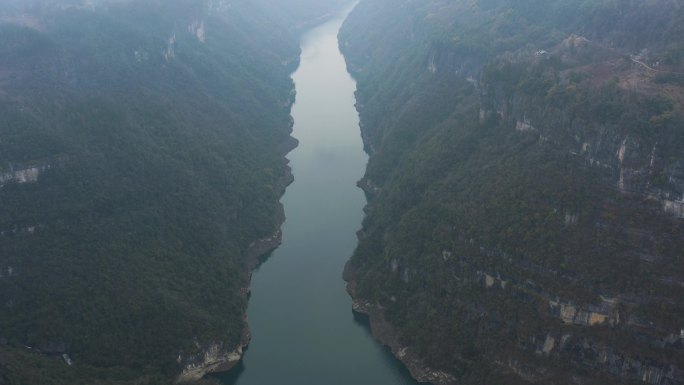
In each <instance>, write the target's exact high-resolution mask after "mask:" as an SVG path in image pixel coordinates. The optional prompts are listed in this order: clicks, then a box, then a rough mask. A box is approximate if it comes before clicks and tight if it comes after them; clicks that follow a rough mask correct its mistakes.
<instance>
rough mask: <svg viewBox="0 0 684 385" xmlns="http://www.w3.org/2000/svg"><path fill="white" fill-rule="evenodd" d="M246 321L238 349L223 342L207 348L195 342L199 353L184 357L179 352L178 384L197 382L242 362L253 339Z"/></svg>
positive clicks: (209, 345) (211, 344)
mask: <svg viewBox="0 0 684 385" xmlns="http://www.w3.org/2000/svg"><path fill="white" fill-rule="evenodd" d="M246 321H247V320H245V328H244V330H243V333H242V338H241V340H240V343H239V344H238V346H236V347H228V346H226V345H225V344H224V343H223V342H212V343H210V344H208V345H206V346H202V345H200V344H199V343H198V342H195V346H196V347H197V349H198V350H199V352H198V353H194V354H189V355H184V354H183V352H179V353H178V358H177V359H176V361H177V362H178V363H179V364H180V365H181V367H182V371H181V374H180V375H178V377H177V379H176V383H183V382H191V381H197V380H200V379H202V378H203V377H204V376H206V375H207V374H209V373H217V372H225V371H228V370H230V369H232V368H233V367H234V366H235V365H236V364H237V363H238V362H240V359H242V354H243V352H244V350H245V349H246V348H247V345H248V344H249V341H250V338H251V335H250V333H249V327H248V326H247V322H246Z"/></svg>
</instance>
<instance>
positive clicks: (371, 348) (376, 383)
mask: <svg viewBox="0 0 684 385" xmlns="http://www.w3.org/2000/svg"><path fill="white" fill-rule="evenodd" d="M344 16H346V12H345V13H344V14H343V15H340V17H338V18H336V19H334V20H331V21H329V22H327V23H325V24H323V25H321V26H319V27H317V28H315V29H312V30H311V31H310V32H309V33H307V34H306V35H305V36H304V37H303V39H302V43H301V44H302V57H301V64H300V67H299V69H298V70H297V71H296V72H295V73H294V75H293V79H294V81H295V86H296V89H297V100H296V103H295V105H294V106H293V109H292V116H293V118H294V121H295V124H294V133H293V136H294V137H296V138H297V139H299V141H300V143H299V147H297V148H296V149H295V150H294V151H293V152H291V153H290V154H289V155H288V158H289V159H290V161H291V166H292V171H293V173H294V176H295V181H294V183H293V184H292V185H290V187H288V189H287V192H286V193H285V196H284V197H283V199H282V202H283V204H284V206H285V214H286V216H287V220H286V222H285V224H284V225H283V243H282V245H281V246H280V247H279V248H278V249H277V250H276V251H275V252H274V253H273V255H272V256H271V257H270V258H269V259H268V260H267V261H266V262H265V263H264V264H263V265H261V267H260V268H259V269H258V270H257V271H256V272H255V273H254V275H253V278H252V295H251V298H250V302H249V309H248V317H249V324H250V329H251V331H252V342H251V344H250V346H249V349H248V350H247V352H246V353H245V356H244V359H243V362H242V364H240V365H239V366H238V367H237V368H235V369H234V370H233V371H231V372H229V373H227V374H224V375H221V376H220V377H219V378H220V379H221V380H222V382H223V383H225V384H230V385H276V384H277V385H290V384H291V385H309V384H316V385H318V384H320V385H337V384H339V385H352V384H354V385H364V384H367V385H401V384H415V383H416V382H415V381H413V380H412V379H411V378H410V376H409V375H408V372H407V371H406V369H405V368H404V367H403V366H402V365H401V363H399V362H398V361H397V360H396V359H395V358H394V357H392V355H391V353H390V352H389V350H388V349H387V348H385V347H382V346H380V345H379V344H378V343H377V342H376V341H375V340H373V338H372V336H371V335H370V333H369V331H368V326H367V325H364V323H363V320H358V319H355V317H354V314H353V313H352V311H351V299H350V298H349V296H348V295H347V294H346V292H345V290H344V282H343V281H342V278H341V275H342V269H343V267H344V263H345V262H346V261H347V259H348V258H349V257H350V256H351V254H352V252H353V250H354V247H355V245H356V235H355V233H356V230H358V229H359V228H360V226H361V220H362V218H363V211H362V208H363V206H364V204H365V198H364V195H363V192H362V191H361V190H360V189H358V188H357V187H356V181H357V180H358V179H360V178H361V176H362V174H363V172H364V169H365V166H366V162H367V157H366V154H365V153H364V152H363V145H362V142H361V136H360V132H359V128H358V127H359V126H358V124H359V121H358V115H357V112H356V110H355V109H354V102H355V101H354V90H355V89H356V84H355V83H354V81H353V79H352V78H351V77H350V76H349V74H348V73H347V71H346V68H345V64H344V59H343V57H342V55H341V54H340V53H339V51H338V48H337V31H338V30H339V27H340V25H341V24H342V21H343V19H344Z"/></svg>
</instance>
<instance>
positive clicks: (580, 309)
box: [340, 0, 684, 385]
mask: <svg viewBox="0 0 684 385" xmlns="http://www.w3.org/2000/svg"><path fill="white" fill-rule="evenodd" d="M585 5H586V4H585ZM566 7H567V8H566ZM667 7H671V8H669V9H670V10H671V12H665V11H664V9H665V8H667ZM597 14H600V15H603V16H605V18H607V19H611V20H621V21H619V22H617V24H616V25H613V27H611V29H610V30H608V29H606V27H605V26H603V25H602V24H601V23H599V22H598V21H597V20H598V19H600V18H598V19H597V18H594V17H593V16H592V15H597ZM683 15H684V6H682V4H679V3H675V2H672V1H669V0H660V1H656V2H653V3H649V4H645V3H640V4H637V3H630V4H627V2H625V3H621V5H620V6H619V7H618V6H617V5H616V4H615V3H611V2H607V1H606V2H601V1H599V2H595V3H593V4H592V5H591V6H588V7H585V6H582V5H581V4H579V2H575V1H570V2H569V3H568V2H567V1H565V2H562V1H552V2H548V3H545V6H544V7H540V6H539V5H538V4H536V5H535V3H534V2H532V1H520V2H512V1H504V0H501V1H489V2H477V4H475V3H474V2H467V1H454V2H450V3H448V4H447V3H445V2H441V1H422V2H418V1H407V2H402V5H401V6H398V5H397V4H394V3H393V2H392V1H389V0H367V1H362V2H361V3H360V4H359V6H358V8H357V10H356V11H355V12H354V13H352V15H351V16H350V18H349V19H348V20H347V22H346V23H345V26H343V29H342V31H341V33H340V47H341V49H342V51H343V52H344V53H345V57H346V58H347V63H348V69H349V70H350V72H351V73H352V74H353V75H354V77H355V78H356V80H357V86H358V91H357V108H358V110H359V113H360V117H361V129H362V131H363V135H362V136H363V138H364V142H365V147H366V149H367V151H368V152H369V153H370V159H369V164H368V168H367V172H366V175H365V176H364V179H363V180H362V181H361V182H360V183H359V185H360V186H361V187H362V188H364V190H365V191H366V192H367V197H368V198H369V199H370V201H369V205H368V207H367V208H366V212H367V214H368V215H367V217H366V219H365V220H364V225H363V229H362V230H361V231H359V246H358V248H357V250H356V252H355V254H354V256H353V257H352V259H351V260H350V262H349V264H348V266H347V269H346V272H345V279H346V280H347V281H348V282H349V291H350V293H351V294H352V296H353V298H354V300H355V308H356V309H357V310H359V311H363V312H364V313H367V314H369V316H370V319H371V324H372V325H373V331H374V334H375V335H376V337H378V339H380V340H381V341H383V343H386V344H387V345H389V346H391V347H392V350H393V352H394V354H395V355H397V356H398V357H400V359H402V361H404V362H405V363H406V364H407V366H408V367H409V368H410V369H411V372H412V373H413V374H414V376H415V377H416V378H418V379H421V380H429V381H432V382H434V383H436V384H455V383H458V384H481V383H487V384H528V383H544V384H551V383H553V384H631V383H635V384H636V383H649V384H657V385H670V384H682V383H684V376H683V372H682V370H684V349H683V346H682V341H683V340H682V339H681V338H680V336H679V333H678V331H680V330H681V326H680V325H682V324H684V306H683V305H682V304H683V303H684V302H683V300H684V258H683V255H684V254H682V252H681V250H684V223H683V222H682V218H683V217H684V216H683V214H684V211H683V210H684V209H682V207H684V205H682V202H683V201H684V198H683V197H684V183H683V181H684V179H682V178H683V176H684V160H683V158H682V154H681V148H682V146H684V136H683V135H682V132H684V126H683V125H682V121H684V119H683V118H682V111H683V110H684V108H683V107H684V105H682V101H683V100H684V97H683V96H684V88H683V87H682V84H683V83H682V82H681V81H680V80H673V77H677V76H676V75H675V74H677V73H684V68H683V67H682V65H683V64H684V61H682V60H680V59H677V60H669V59H667V60H666V59H665V58H666V57H668V55H669V54H668V53H667V52H671V50H673V49H674V50H676V49H675V48H673V47H675V46H676V45H677V44H678V43H677V41H678V39H682V38H683V37H682V36H681V32H677V31H675V30H673V29H671V28H670V27H668V26H671V25H674V24H671V23H672V22H673V20H675V19H678V18H679V17H681V16H683ZM603 16H602V17H603ZM504 20H508V21H504ZM509 22H510V24H508V23H509ZM635 23H638V24H639V25H643V26H644V28H645V31H651V32H654V33H655V31H658V32H657V34H658V36H661V37H660V38H655V37H654V36H655V35H650V32H646V33H643V32H645V31H643V30H642V31H641V32H642V33H637V32H636V31H635V30H633V29H632V28H627V27H626V26H628V25H633V24H635ZM617 25H619V26H617ZM532 31H536V32H532ZM578 31H582V33H581V34H580V33H578ZM537 33H539V34H537ZM645 47H647V49H646V50H644V48H645ZM677 52H679V51H677ZM640 63H646V64H647V66H644V65H642V64H640ZM655 63H660V64H659V67H658V69H657V71H654V70H653V68H654V67H653V65H655ZM649 68H650V69H649ZM425 373H433V374H434V375H433V376H432V377H430V375H429V374H428V375H426V374H425Z"/></svg>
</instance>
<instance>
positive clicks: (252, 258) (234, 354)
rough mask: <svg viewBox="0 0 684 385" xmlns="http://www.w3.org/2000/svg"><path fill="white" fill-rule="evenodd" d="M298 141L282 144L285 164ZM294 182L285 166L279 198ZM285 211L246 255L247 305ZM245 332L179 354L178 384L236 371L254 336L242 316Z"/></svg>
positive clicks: (278, 238) (276, 241)
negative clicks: (231, 340)
mask: <svg viewBox="0 0 684 385" xmlns="http://www.w3.org/2000/svg"><path fill="white" fill-rule="evenodd" d="M298 143H299V142H298V141H297V139H295V138H294V137H292V136H289V137H288V139H287V140H286V141H285V142H283V143H282V147H281V148H280V150H281V151H282V153H283V161H284V162H288V161H287V159H286V158H285V156H286V155H287V154H288V153H289V152H290V151H292V150H294V149H295V148H297V145H298ZM292 182H294V175H293V174H292V169H291V168H290V167H289V166H286V168H285V172H284V173H283V175H282V176H281V177H280V178H279V180H278V188H279V190H280V197H281V198H282V196H283V195H284V194H285V191H286V189H287V186H289V185H290V184H292ZM285 219H286V218H285V209H284V207H283V204H282V203H280V202H279V203H278V206H277V208H276V212H275V213H274V215H273V232H272V233H271V235H270V236H268V237H265V238H260V239H257V240H255V241H253V242H252V243H251V244H250V245H249V247H248V248H247V251H246V252H245V256H246V262H245V265H246V267H247V268H246V271H245V282H246V285H245V287H244V288H243V289H242V290H241V293H240V294H241V295H242V296H244V299H245V302H248V301H249V295H250V286H251V282H252V274H253V273H254V271H255V269H256V268H257V267H259V265H260V264H261V263H262V262H263V261H265V259H266V257H267V256H268V255H270V253H271V252H272V251H273V250H275V249H276V248H277V247H278V246H280V244H281V243H282V240H283V233H282V230H281V228H282V225H283V223H285ZM242 320H243V329H242V334H241V337H240V342H239V343H238V344H237V345H236V346H232V347H229V346H225V345H224V344H223V342H214V343H212V344H210V345H208V346H206V347H203V348H201V347H200V346H198V348H200V352H199V353H197V354H194V355H192V356H189V357H185V358H184V357H183V356H182V354H180V353H179V355H178V359H177V361H178V363H179V364H181V363H184V362H185V364H183V369H182V371H181V374H179V375H178V377H177V378H176V383H177V384H182V383H191V382H194V381H199V380H200V379H202V378H203V377H204V376H206V375H208V374H211V373H221V372H227V371H230V370H231V369H233V368H234V367H235V366H236V365H237V364H238V363H240V361H241V360H242V356H243V354H244V352H245V350H246V349H247V347H248V346H249V343H250V341H251V339H252V333H251V331H250V329H249V322H248V319H247V313H246V312H245V313H244V314H242Z"/></svg>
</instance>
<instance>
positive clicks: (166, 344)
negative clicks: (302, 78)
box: [0, 0, 336, 384]
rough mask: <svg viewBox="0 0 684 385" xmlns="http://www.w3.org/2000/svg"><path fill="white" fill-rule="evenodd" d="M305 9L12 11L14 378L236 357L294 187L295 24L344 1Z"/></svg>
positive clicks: (32, 0) (1, 241)
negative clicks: (285, 198)
mask: <svg viewBox="0 0 684 385" xmlns="http://www.w3.org/2000/svg"><path fill="white" fill-rule="evenodd" d="M307 3H309V2H307V1H306V0H292V1H291V2H289V3H288V4H289V5H291V7H290V8H288V7H287V4H279V5H278V6H272V5H273V2H272V1H268V0H261V1H244V0H202V1H195V0H173V1H165V0H164V1H161V0H142V1H126V0H124V1H119V0H93V1H81V0H73V1H71V0H28V1H24V0H7V1H3V2H2V4H0V116H1V117H2V119H1V120H2V123H1V124H0V202H2V204H0V383H2V384H24V383H46V384H47V383H50V384H67V383H68V384H72V383H89V384H123V383H130V384H133V383H145V384H148V383H149V384H152V383H165V384H168V383H170V382H173V379H175V378H180V379H182V380H196V379H198V378H200V377H201V376H202V375H203V374H205V373H207V372H210V371H214V370H221V369H226V368H227V367H228V366H230V364H231V363H232V362H234V361H235V360H236V359H238V358H239V355H240V354H241V351H242V348H243V347H244V346H245V345H246V343H247V342H248V336H249V333H248V329H247V327H246V320H245V310H246V306H247V297H248V293H249V290H248V284H249V274H250V269H251V268H253V267H254V265H255V262H254V260H255V258H256V257H257V256H258V255H256V254H259V253H263V252H266V251H268V250H270V249H272V248H274V247H275V246H277V244H278V242H279V240H280V237H279V226H280V224H281V223H282V221H283V217H282V207H281V206H280V204H279V203H278V200H279V198H280V196H281V194H282V193H283V190H284V187H285V186H286V184H287V183H289V182H290V181H291V177H292V176H291V174H290V173H289V168H288V166H287V161H286V160H285V158H284V155H285V153H287V152H288V151H289V150H290V149H292V148H293V146H294V145H295V144H296V142H295V141H294V140H293V139H292V138H291V137H290V136H289V133H290V131H291V124H292V121H291V117H290V116H289V111H290V107H291V105H292V103H293V101H294V92H293V88H294V87H293V84H292V81H291V79H290V77H289V74H290V72H291V71H292V70H293V69H294V68H295V67H296V65H297V63H298V55H299V45H298V34H299V32H300V31H299V29H298V27H296V26H298V25H299V24H301V23H304V22H305V21H307V20H309V19H311V18H313V17H314V16H313V15H317V16H315V17H318V16H321V15H323V14H325V13H327V12H328V10H329V9H330V8H331V7H333V6H334V4H336V2H335V1H325V2H317V5H316V6H315V7H311V8H307V7H306V6H307ZM286 8H287V10H288V12H289V13H288V14H287V15H284V12H285V11H284V9H286ZM304 9H306V10H307V12H308V13H306V14H302V13H301V12H302V11H303V10H304ZM63 355H64V356H63ZM63 357H67V358H68V361H67V360H66V358H63ZM179 375H181V376H180V377H179Z"/></svg>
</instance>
